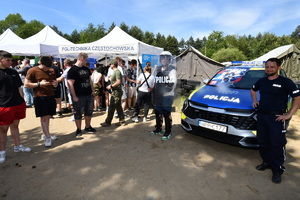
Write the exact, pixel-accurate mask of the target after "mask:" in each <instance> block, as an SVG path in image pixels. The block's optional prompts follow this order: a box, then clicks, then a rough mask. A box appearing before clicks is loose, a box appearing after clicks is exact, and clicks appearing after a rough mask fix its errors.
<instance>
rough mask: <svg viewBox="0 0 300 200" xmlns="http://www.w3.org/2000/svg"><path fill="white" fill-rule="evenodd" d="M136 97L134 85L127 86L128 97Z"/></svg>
mask: <svg viewBox="0 0 300 200" xmlns="http://www.w3.org/2000/svg"><path fill="white" fill-rule="evenodd" d="M134 96H135V97H136V87H128V97H129V98H132V97H134Z"/></svg>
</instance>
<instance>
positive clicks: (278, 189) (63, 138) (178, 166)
mask: <svg viewBox="0 0 300 200" xmlns="http://www.w3.org/2000/svg"><path fill="white" fill-rule="evenodd" d="M172 115H173V121H174V126H173V135H174V137H173V138H172V139H171V140H168V141H161V137H160V136H151V135H149V134H147V133H148V132H151V131H152V130H153V127H154V120H153V119H154V116H153V115H150V119H151V121H148V122H146V123H142V122H140V123H132V122H131V121H130V119H127V125H126V126H125V127H115V126H111V127H107V128H102V127H99V123H101V122H103V121H104V118H105V117H106V114H105V112H100V113H94V117H93V119H92V125H93V127H95V128H96V129H97V133H95V134H84V135H83V136H82V137H77V138H75V124H74V122H68V119H69V118H70V115H69V114H65V115H64V117H63V118H55V119H52V120H51V122H50V130H51V132H52V134H54V135H56V136H58V138H59V139H58V140H56V141H54V144H53V146H52V147H51V148H45V147H44V142H43V141H41V140H40V136H41V128H40V123H39V119H38V118H35V116H34V109H33V108H29V109H28V110H27V118H26V119H24V120H22V121H21V124H20V130H21V133H22V135H21V137H22V141H23V142H22V143H23V144H24V145H26V146H29V147H31V148H32V152H30V153H14V152H13V149H12V147H13V142H12V139H11V138H9V140H8V144H7V153H8V155H7V160H6V162H5V163H3V164H0V199H26V200H28V199H43V200H44V199H72V200H74V199H105V200H121V199H129V200H134V199H139V200H141V199H145V200H149V199H154V200H156V199H163V200H165V199H166V200H187V199H189V200H194V199H195V200H207V199H208V200H210V199H212V200H215V199H251V200H255V199H270V200H276V199H291V200H294V199H299V198H300V170H299V169H300V142H299V138H300V128H299V124H300V117H298V116H295V117H294V118H293V120H292V122H291V125H290V127H289V131H288V140H289V141H288V144H287V159H286V163H285V166H286V168H287V171H286V172H285V173H284V175H283V180H282V183H281V184H274V183H272V182H271V171H270V170H268V171H264V172H259V171H257V170H255V166H256V165H257V164H260V162H261V160H260V158H259V155H258V152H257V150H253V149H244V148H240V147H236V146H231V145H227V144H223V143H219V142H215V141H212V140H208V139H205V138H202V137H199V136H195V135H191V134H189V133H186V132H185V131H184V130H183V129H182V128H181V127H180V113H176V112H175V113H172ZM113 122H117V120H116V119H114V121H113Z"/></svg>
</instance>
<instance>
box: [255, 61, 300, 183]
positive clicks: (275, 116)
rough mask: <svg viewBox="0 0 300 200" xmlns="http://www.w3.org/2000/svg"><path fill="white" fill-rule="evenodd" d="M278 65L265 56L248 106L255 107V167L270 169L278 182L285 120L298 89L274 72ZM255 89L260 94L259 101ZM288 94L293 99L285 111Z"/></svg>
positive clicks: (298, 98) (298, 102) (299, 96)
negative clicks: (257, 162)
mask: <svg viewBox="0 0 300 200" xmlns="http://www.w3.org/2000/svg"><path fill="white" fill-rule="evenodd" d="M280 67H281V61H280V60H279V59H277V58H270V59H268V60H267V62H266V68H265V73H266V75H267V77H264V78H261V79H260V80H258V81H257V82H256V83H255V84H254V85H253V87H252V90H251V97H252V101H253V104H252V106H253V107H254V108H257V109H258V113H257V140H258V144H259V154H260V156H261V158H262V160H263V163H262V164H260V165H258V166H256V169H257V170H260V171H263V170H265V169H271V170H272V173H273V175H272V181H273V182H274V183H280V182H281V175H282V173H283V172H284V171H285V168H284V166H283V163H284V160H285V145H286V143H287V141H286V137H285V133H286V125H287V124H286V122H287V120H289V119H291V118H292V116H293V114H295V112H296V111H297V110H298V109H299V106H300V91H299V89H298V88H297V86H296V85H295V84H294V82H293V81H292V80H290V79H288V78H285V77H282V76H280V75H278V72H279V70H280ZM257 91H259V93H260V99H259V101H258V95H257ZM289 97H291V98H292V99H293V101H292V105H291V108H290V109H289V110H288V111H287V103H288V100H289Z"/></svg>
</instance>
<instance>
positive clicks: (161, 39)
mask: <svg viewBox="0 0 300 200" xmlns="http://www.w3.org/2000/svg"><path fill="white" fill-rule="evenodd" d="M154 45H155V46H157V47H161V48H165V46H166V38H165V36H164V35H162V34H160V33H157V34H156V40H155V43H154Z"/></svg>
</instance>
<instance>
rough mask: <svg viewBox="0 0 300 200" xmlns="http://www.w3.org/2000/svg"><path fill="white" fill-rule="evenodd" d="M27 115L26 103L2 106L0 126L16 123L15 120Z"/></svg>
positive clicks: (0, 108)
mask: <svg viewBox="0 0 300 200" xmlns="http://www.w3.org/2000/svg"><path fill="white" fill-rule="evenodd" d="M25 117H26V103H25V102H24V103H22V104H20V105H17V106H11V107H0V126H6V125H10V124H12V123H14V121H15V120H20V119H24V118H25Z"/></svg>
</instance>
